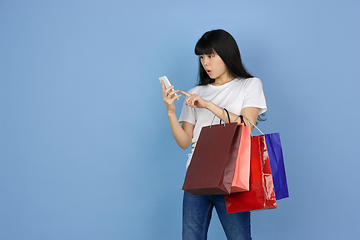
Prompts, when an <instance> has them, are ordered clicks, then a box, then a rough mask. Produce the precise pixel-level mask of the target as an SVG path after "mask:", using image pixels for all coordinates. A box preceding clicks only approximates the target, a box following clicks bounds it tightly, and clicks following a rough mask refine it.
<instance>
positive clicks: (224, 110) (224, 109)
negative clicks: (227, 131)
mask: <svg viewBox="0 0 360 240" xmlns="http://www.w3.org/2000/svg"><path fill="white" fill-rule="evenodd" d="M222 110H223V119H224V120H225V112H226V113H227V116H228V119H229V123H230V115H229V112H228V110H226V108H222ZM214 119H215V114H214V117H213V119H212V120H211V124H210V127H211V126H212V124H213V122H214ZM220 124H221V119H220ZM224 127H225V121H224Z"/></svg>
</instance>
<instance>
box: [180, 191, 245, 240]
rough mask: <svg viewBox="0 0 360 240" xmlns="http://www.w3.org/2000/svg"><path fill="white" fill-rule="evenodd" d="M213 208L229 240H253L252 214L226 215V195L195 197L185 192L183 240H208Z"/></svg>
mask: <svg viewBox="0 0 360 240" xmlns="http://www.w3.org/2000/svg"><path fill="white" fill-rule="evenodd" d="M213 207H215V209H216V212H217V214H218V216H219V219H220V222H221V225H222V227H223V229H224V231H225V235H226V237H227V239H228V240H251V229H250V212H241V213H232V214H227V213H226V204H225V198H224V195H203V196H195V195H192V194H190V193H188V192H184V199H183V232H182V237H183V238H182V239H183V240H206V239H207V232H208V229H209V224H210V219H211V214H212V210H213Z"/></svg>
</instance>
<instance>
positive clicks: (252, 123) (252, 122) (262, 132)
mask: <svg viewBox="0 0 360 240" xmlns="http://www.w3.org/2000/svg"><path fill="white" fill-rule="evenodd" d="M247 120H248V122H249V123H251V124H252V125H253V126H254V128H256V129H257V130H258V131H259V132H260V133H261V135H265V134H264V133H263V132H262V131H261V130H260V129H259V128H258V127H257V126H256V125H255V124H254V123H253V122H251V121H250V120H249V119H247Z"/></svg>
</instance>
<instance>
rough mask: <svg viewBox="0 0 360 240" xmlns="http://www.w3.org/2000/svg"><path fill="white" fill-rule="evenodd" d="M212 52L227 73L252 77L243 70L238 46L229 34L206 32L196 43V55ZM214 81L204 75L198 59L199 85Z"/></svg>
mask: <svg viewBox="0 0 360 240" xmlns="http://www.w3.org/2000/svg"><path fill="white" fill-rule="evenodd" d="M214 52H216V53H217V54H218V55H219V56H220V58H221V59H222V60H223V61H224V63H225V65H226V67H227V68H228V70H229V73H230V74H231V75H233V76H234V77H242V78H251V77H253V76H252V75H251V74H250V73H248V72H247V71H246V70H245V67H244V66H243V64H242V61H241V56H240V51H239V48H238V45H237V44H236V41H235V39H234V38H233V36H231V34H230V33H228V32H226V31H225V30H222V29H217V30H212V31H208V32H206V33H204V35H203V36H202V37H201V38H200V39H199V41H198V42H197V43H196V46H195V54H196V55H203V54H213V53H214ZM214 81H215V79H211V78H210V77H209V75H208V74H207V73H206V71H205V69H204V68H203V66H202V65H201V61H200V59H199V85H207V84H209V83H213V82H214Z"/></svg>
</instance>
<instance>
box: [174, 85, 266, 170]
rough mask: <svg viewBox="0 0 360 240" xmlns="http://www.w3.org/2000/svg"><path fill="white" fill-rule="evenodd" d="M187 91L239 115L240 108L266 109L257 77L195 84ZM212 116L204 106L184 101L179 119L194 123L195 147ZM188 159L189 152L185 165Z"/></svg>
mask: <svg viewBox="0 0 360 240" xmlns="http://www.w3.org/2000/svg"><path fill="white" fill-rule="evenodd" d="M189 93H191V94H194V93H195V94H197V95H199V96H201V97H202V98H203V99H205V100H207V101H211V102H213V103H214V104H216V105H217V106H219V107H222V108H226V109H227V110H228V111H229V112H232V113H234V114H237V115H240V113H241V110H242V109H243V108H245V107H256V108H260V113H259V114H262V113H264V112H265V111H266V109H267V108H266V101H265V96H264V92H263V87H262V83H261V81H260V79H258V78H246V79H241V78H236V79H234V80H232V81H231V82H228V83H225V84H223V85H221V86H213V85H211V84H208V85H202V86H196V87H194V88H192V89H190V90H189ZM213 117H214V114H213V113H212V112H211V111H209V110H207V109H205V108H191V107H189V106H186V105H185V103H184V105H183V108H182V111H181V115H180V118H179V121H180V122H184V121H185V122H189V123H191V124H193V125H195V128H194V132H193V138H192V147H195V144H196V142H197V140H198V138H199V135H200V131H201V128H202V127H204V126H209V125H210V124H211V121H212V119H213ZM219 122H220V119H219V118H218V117H215V119H214V123H213V124H219ZM190 160H191V154H189V160H188V163H187V166H188V165H189V164H190Z"/></svg>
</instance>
